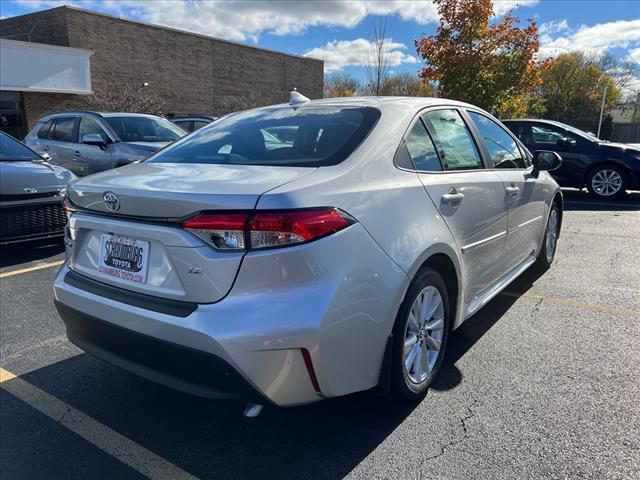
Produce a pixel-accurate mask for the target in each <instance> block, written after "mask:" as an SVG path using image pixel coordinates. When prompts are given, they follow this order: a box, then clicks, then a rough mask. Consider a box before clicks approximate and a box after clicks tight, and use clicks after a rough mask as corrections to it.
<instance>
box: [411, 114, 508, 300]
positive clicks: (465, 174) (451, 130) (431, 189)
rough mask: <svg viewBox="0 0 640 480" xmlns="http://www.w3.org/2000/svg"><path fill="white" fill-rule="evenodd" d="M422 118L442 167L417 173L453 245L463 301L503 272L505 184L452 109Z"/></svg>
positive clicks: (505, 228) (485, 286)
mask: <svg viewBox="0 0 640 480" xmlns="http://www.w3.org/2000/svg"><path fill="white" fill-rule="evenodd" d="M422 121H423V122H424V124H425V126H426V127H427V129H428V132H429V134H430V136H431V137H432V138H433V141H434V142H435V145H436V148H437V154H438V159H439V162H440V167H441V169H442V171H440V172H436V171H432V172H427V171H424V172H419V177H420V179H421V181H422V183H423V184H424V187H425V189H426V190H427V193H428V194H429V197H431V200H432V201H433V203H434V204H435V205H436V207H437V208H438V210H439V211H440V213H441V214H442V216H443V218H444V220H445V222H446V223H447V225H448V227H449V229H450V230H451V232H452V234H453V236H454V238H455V240H456V242H457V244H458V245H457V246H458V249H459V251H460V252H461V254H460V257H461V259H462V275H463V282H464V283H463V284H464V285H465V290H464V297H465V301H466V302H467V303H468V302H471V301H472V300H473V299H474V298H476V297H477V296H478V295H479V294H480V293H481V292H482V291H483V290H485V289H486V288H488V287H489V286H491V285H492V284H493V283H495V282H496V281H497V280H498V279H499V278H500V277H501V276H502V272H503V263H502V250H503V246H504V239H505V236H506V233H507V213H506V209H505V203H504V186H503V184H502V181H501V180H500V178H499V177H498V176H497V175H496V174H495V173H494V172H493V171H492V170H490V169H487V168H486V167H487V166H486V165H485V164H484V163H483V160H482V158H481V156H480V151H479V150H478V147H477V145H476V144H475V142H474V140H473V137H472V135H471V132H470V130H469V128H468V126H467V124H466V123H465V121H464V120H463V117H462V115H461V114H460V112H459V111H458V110H457V109H455V108H444V109H436V110H429V111H428V112H426V113H424V114H423V115H422Z"/></svg>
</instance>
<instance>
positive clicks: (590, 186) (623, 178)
mask: <svg viewBox="0 0 640 480" xmlns="http://www.w3.org/2000/svg"><path fill="white" fill-rule="evenodd" d="M607 172H615V173H617V174H618V176H619V177H620V189H619V190H618V191H617V192H615V193H613V194H609V195H606V194H604V193H603V192H598V189H597V188H596V187H595V186H594V179H597V178H602V177H603V176H605V177H606V174H607ZM628 185H629V175H628V173H627V172H626V171H625V170H624V168H622V167H619V166H617V165H611V164H603V165H599V166H597V167H596V168H594V169H593V170H592V171H591V172H590V173H589V175H587V190H589V193H590V194H591V196H592V197H594V198H597V199H598V200H613V199H616V198H620V197H623V196H624V194H625V191H626V189H627V188H628Z"/></svg>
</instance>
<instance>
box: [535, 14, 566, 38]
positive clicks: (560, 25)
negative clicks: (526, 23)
mask: <svg viewBox="0 0 640 480" xmlns="http://www.w3.org/2000/svg"><path fill="white" fill-rule="evenodd" d="M567 30H569V22H567V19H566V18H565V19H564V20H552V21H551V22H547V23H543V24H541V25H540V26H539V27H538V33H539V34H540V36H547V37H548V38H551V37H550V36H549V35H550V34H552V33H558V32H564V31H567Z"/></svg>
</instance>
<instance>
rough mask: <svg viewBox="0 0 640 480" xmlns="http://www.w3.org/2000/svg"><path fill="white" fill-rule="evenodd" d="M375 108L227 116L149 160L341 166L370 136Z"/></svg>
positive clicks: (288, 110) (287, 110) (376, 114)
mask: <svg viewBox="0 0 640 480" xmlns="http://www.w3.org/2000/svg"><path fill="white" fill-rule="evenodd" d="M379 117H380V111H379V110H377V109H375V108H371V107H356V108H351V107H315V106H314V107H312V106H308V107H298V108H293V107H282V108H269V109H259V110H249V111H246V112H240V113H236V114H232V115H228V116H226V117H224V118H222V119H219V120H217V121H216V122H214V123H212V124H210V125H208V126H206V127H204V128H203V129H201V130H198V131H197V132H195V133H193V134H191V135H189V136H188V137H186V138H184V139H183V140H180V141H179V142H176V143H175V144H173V145H171V146H169V147H168V148H165V149H164V150H162V151H161V152H158V153H157V154H156V155H154V156H153V157H151V158H149V160H148V161H149V162H153V163H207V164H232V165H282V166H305V167H318V166H325V165H335V164H337V163H340V162H342V161H343V160H344V159H345V158H347V157H348V156H349V155H350V154H351V152H353V151H354V150H355V149H356V148H357V147H358V145H360V143H361V142H362V140H364V138H365V137H366V136H367V134H368V133H369V132H370V131H371V129H372V128H373V126H374V125H375V123H376V121H377V120H378V118H379Z"/></svg>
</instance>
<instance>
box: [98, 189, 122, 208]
mask: <svg viewBox="0 0 640 480" xmlns="http://www.w3.org/2000/svg"><path fill="white" fill-rule="evenodd" d="M102 198H103V199H104V206H105V207H107V210H111V211H112V212H117V211H118V210H120V199H119V198H118V196H117V195H116V194H115V193H113V192H105V194H104V195H103V196H102Z"/></svg>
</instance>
